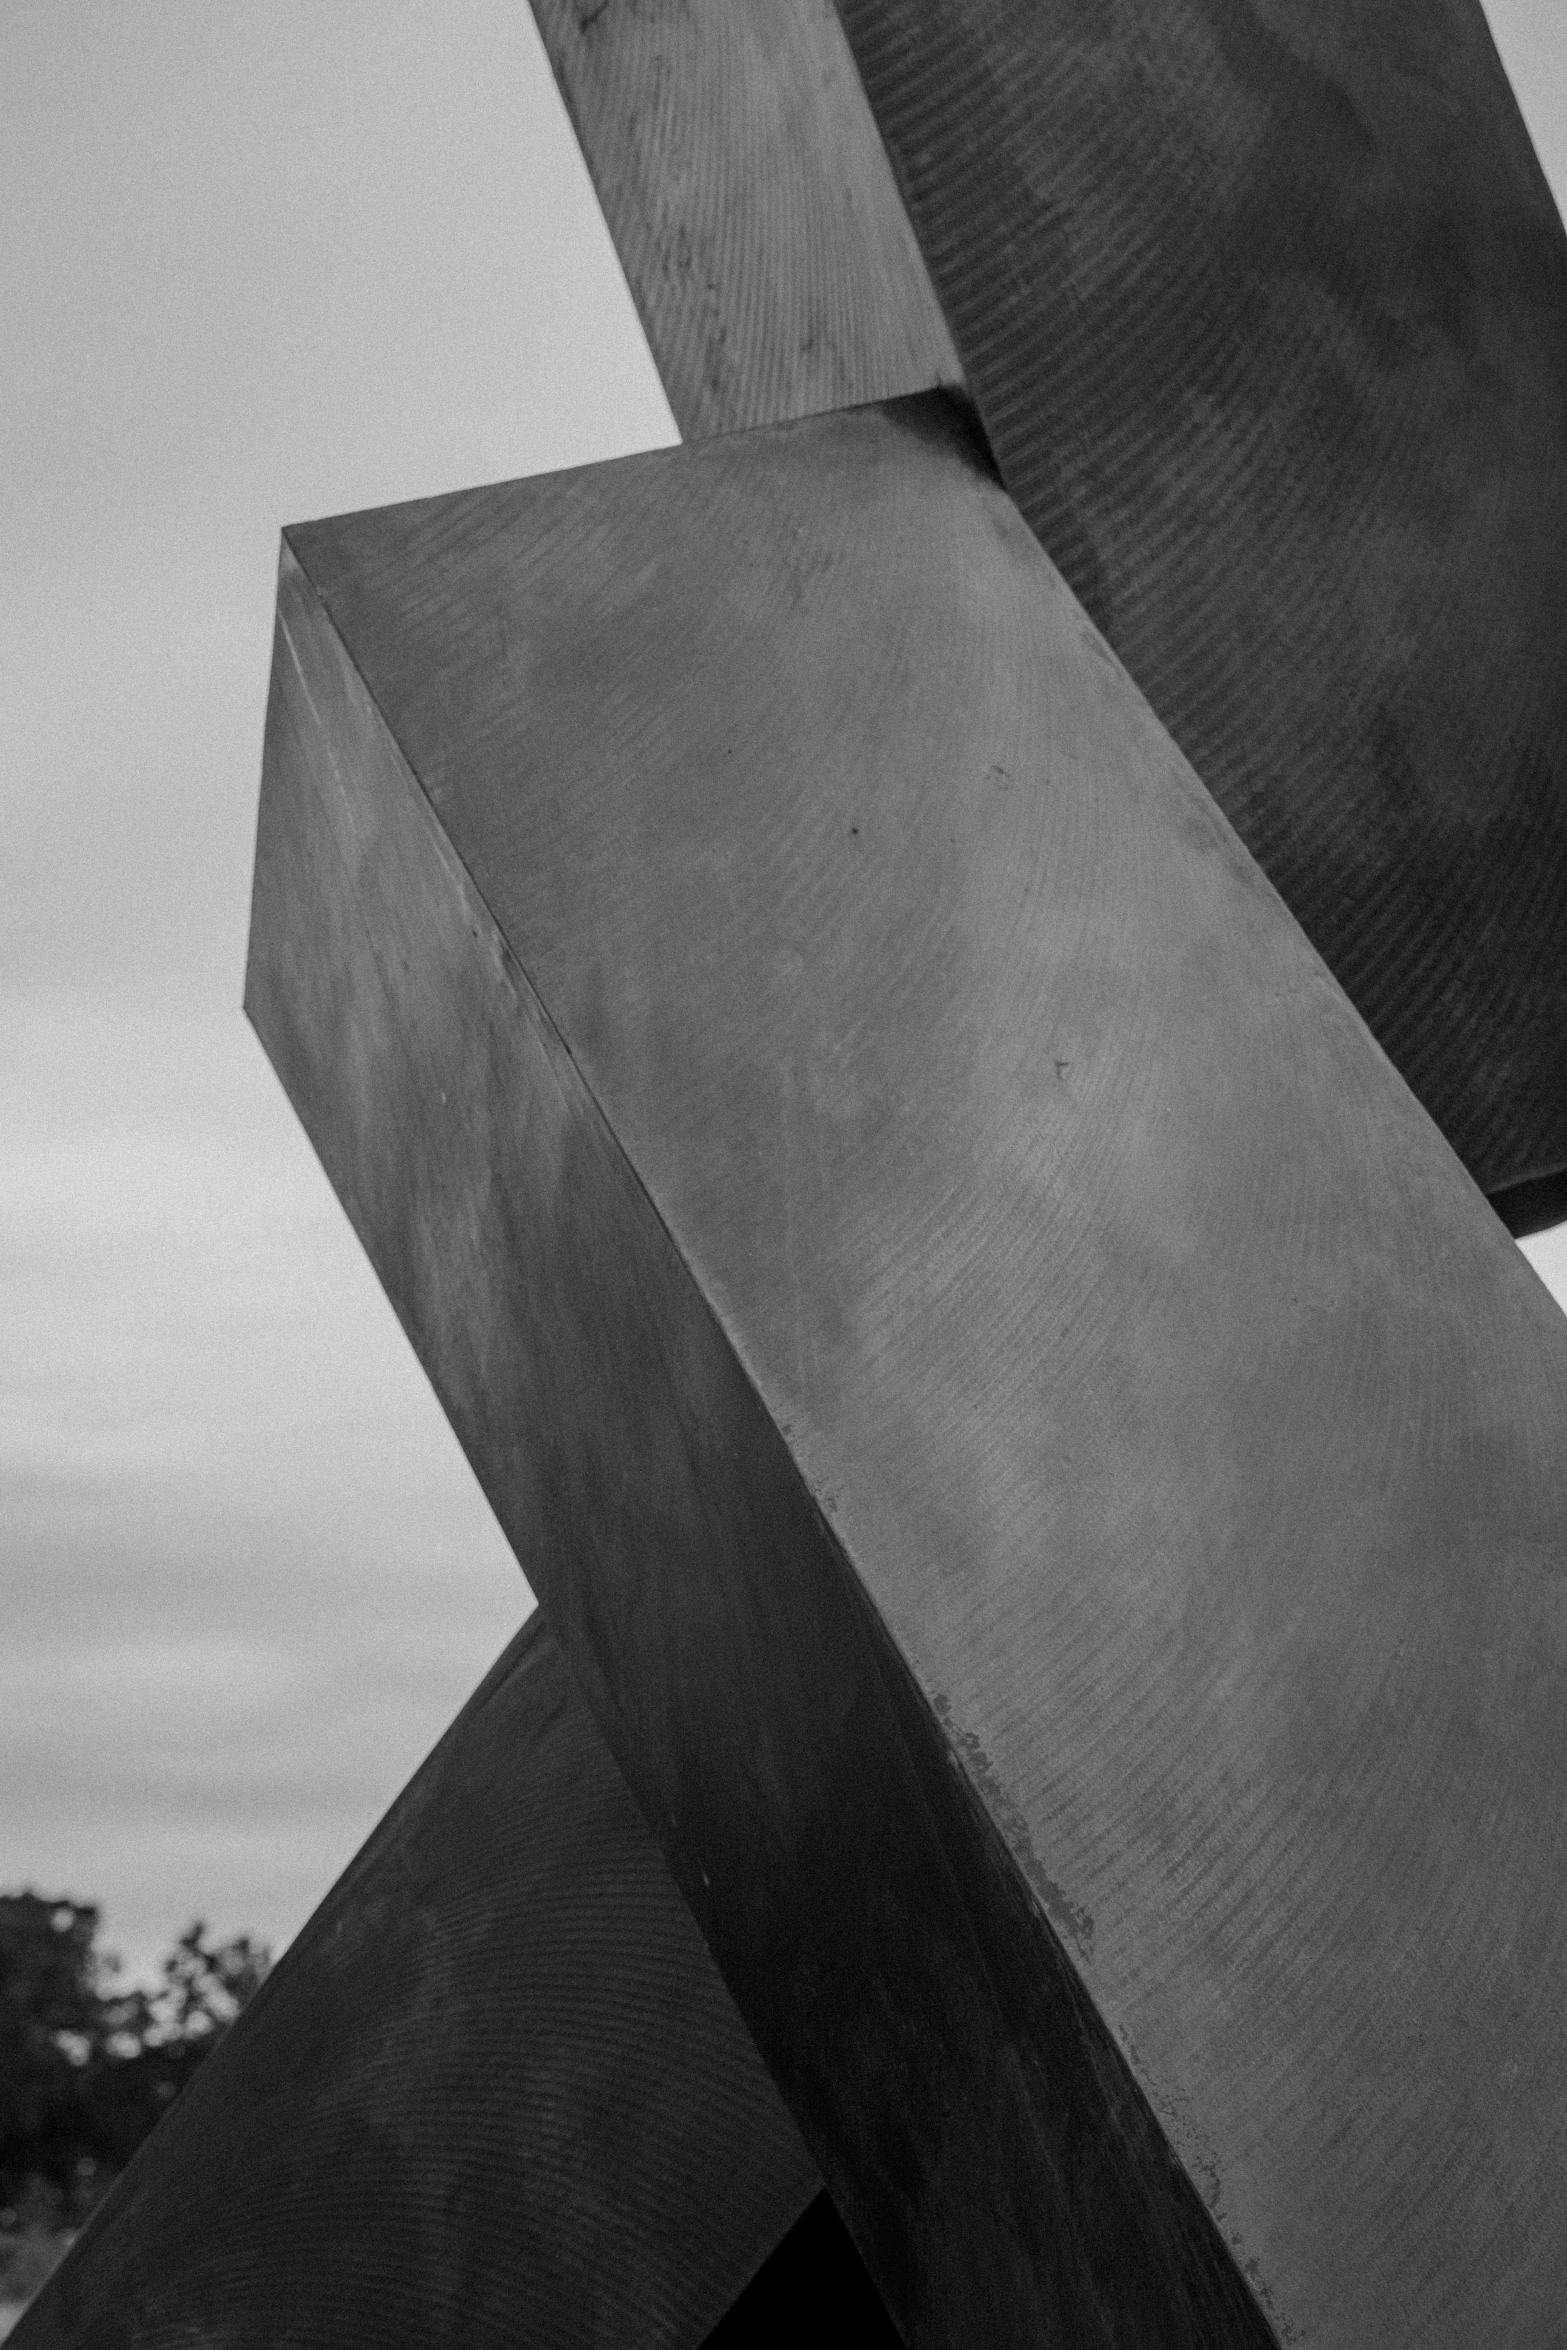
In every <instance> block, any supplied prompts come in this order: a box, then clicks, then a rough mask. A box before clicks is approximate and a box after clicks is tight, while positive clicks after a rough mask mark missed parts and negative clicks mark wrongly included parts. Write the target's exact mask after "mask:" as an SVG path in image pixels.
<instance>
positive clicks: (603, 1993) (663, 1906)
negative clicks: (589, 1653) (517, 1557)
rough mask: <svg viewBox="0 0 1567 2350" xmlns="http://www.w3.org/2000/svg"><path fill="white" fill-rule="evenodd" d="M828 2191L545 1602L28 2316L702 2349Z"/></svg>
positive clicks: (241, 2335) (401, 2340)
mask: <svg viewBox="0 0 1567 2350" xmlns="http://www.w3.org/2000/svg"><path fill="white" fill-rule="evenodd" d="M817 2186H818V2181H817V2177H816V2174H815V2172H814V2171H813V2170H812V2168H811V2164H810V2160H809V2158H808V2156H807V2155H806V2152H805V2149H804V2147H803V2146H802V2145H801V2143H800V2140H799V2137H798V2135H797V2133H796V2131H795V2130H794V2128H793V2126H792V2124H791V2123H790V2121H789V2117H788V2115H787V2114H786V2112H785V2111H784V2108H783V2106H782V2105H781V2103H780V2102H779V2099H778V2096H777V2093H776V2091H775V2090H774V2089H773V2087H772V2085H771V2083H770V2082H769V2081H768V2079H767V2076H766V2074H765V2072H764V2071H763V2069H762V2067H761V2064H760V2063H759V2061H758V2059H757V2056H756V2053H755V2050H754V2049H753V2048H752V2046H751V2043H750V2041H749V2039H748V2038H747V2036H746V2032H745V2029H744V2026H743V2025H742V2024H741V2022H740V2020H739V2017H738V2016H737V2015H736V2014H735V2011H734V2007H733V2005H732V2003H731V2002H730V2000H729V1998H728V1996H727V1995H726V1993H725V1991H724V1989H723V1986H722V1984H721V1983H720V1981H719V1979H718V1977H717V1975H716V1973H715V1972H714V1969H713V1965H712V1962H711V1960H710V1959H709V1958H708V1956H707V1953H706V1951H705V1950H704V1948H703V1946H702V1941H701V1937H700V1935H699V1934H698V1933H697V1931H696V1928H695V1926H694V1925H693V1924H692V1921H691V1918H690V1915H689V1912H688V1911H687V1909H686V1907H685V1904H684V1903H683V1902H682V1901H681V1899H680V1897H679V1895H678V1893H677V1892H676V1891H675V1888H674V1886H673V1884H672V1883H671V1881H670V1878H669V1874H668V1871H667V1869H666V1868H665V1866H664V1863H663V1861H662V1859H661V1858H660V1856H659V1853H658V1850H657V1847H656V1846H655V1845H654V1843H653V1840H652V1838H651V1837H650V1836H649V1834H648V1832H647V1828H646V1826H645V1825H644V1823H643V1820H642V1818H641V1815H640V1813H639V1812H638V1811H637V1808H636V1806H635V1804H634V1803H633V1802H632V1800H631V1798H630V1796H629V1795H628V1793H627V1792H626V1788H625V1785H624V1782H623V1781H622V1780H621V1777H620V1774H619V1773H618V1771H617V1770H616V1769H615V1766H614V1764H613V1763H612V1762H611V1760H610V1757H609V1755H608V1753H607V1751H606V1750H605V1747H604V1743H603V1740H602V1739H601V1738H600V1737H599V1734H598V1732H597V1731H596V1730H595V1728H594V1726H593V1723H592V1720H591V1718H590V1717H589V1715H588V1714H587V1712H586V1709H585V1708H584V1706H583V1705H582V1702H581V1700H580V1698H579V1697H578V1696H577V1694H576V1691H575V1689H574V1687H573V1685H572V1681H571V1677H570V1675H569V1674H568V1673H567V1671H566V1669H565V1667H564V1664H563V1663H562V1660H561V1657H560V1652H559V1650H558V1649H557V1647H556V1646H555V1644H554V1642H553V1641H552V1640H551V1639H550V1637H549V1635H548V1634H547V1633H546V1631H545V1630H544V1627H543V1623H542V1620H541V1619H540V1618H539V1617H537V1616H535V1617H534V1618H533V1619H532V1620H531V1621H530V1622H529V1623H528V1624H527V1625H525V1626H524V1628H523V1630H522V1631H521V1632H520V1633H519V1634H518V1636H517V1638H516V1639H515V1640H514V1641H513V1642H512V1643H511V1645H510V1646H509V1647H508V1648H507V1650H506V1651H505V1653H504V1654H503V1656H502V1657H501V1658H500V1660H499V1661H498V1663H497V1664H496V1665H495V1667H494V1669H493V1670H492V1671H491V1673H490V1674H489V1675H488V1677H487V1678H486V1680H485V1681H484V1682H483V1683H482V1684H481V1686H480V1688H479V1689H478V1691H477V1692H476V1693H475V1695H474V1697H473V1698H472V1699H471V1700H470V1702H469V1703H468V1705H467V1706H466V1707H465V1708H464V1710H463V1712H462V1713H461V1714H460V1715H459V1716H458V1718H457V1720H456V1722H455V1723H454V1724H453V1726H452V1728H451V1729H450V1730H449V1731H448V1732H447V1734H446V1736H445V1737H444V1738H443V1739H442V1741H441V1743H440V1744H439V1746H437V1747H436V1749H435V1751H434V1752H433V1753H432V1754H431V1756H430V1757H429V1760H428V1761H427V1762H426V1763H425V1764H424V1766H423V1768H422V1769H421V1770H420V1771H419V1772H418V1774H417V1775H416V1777H415V1778H414V1779H413V1780H412V1781H411V1782H410V1784H409V1786H408V1787H407V1788H406V1790H405V1791H404V1793H403V1794H402V1796H401V1797H400V1798H399V1799H398V1801H397V1803H396V1804H395V1805H394V1806H393V1808H392V1810H391V1811H390V1812H389V1813H388V1815H387V1817H386V1819H385V1820H384V1821H383V1822H382V1824H381V1826H380V1827H379V1828H378V1829H377V1830H376V1832H375V1834H374V1835H373V1836H372V1837H371V1839H370V1841H369V1843H368V1844H367V1845H366V1846H365V1848H364V1850H363V1852H361V1853H360V1854H359V1856H358V1858H357V1859H356V1860H355V1861H354V1862H353V1864H352V1866H351V1867H350V1868H349V1869H348V1870H347V1872H346V1873H345V1875H344V1876H343V1877H342V1878H341V1879H340V1881H339V1882H338V1884H337V1885H336V1886H335V1887H334V1888H333V1890H332V1892H331V1893H329V1894H328V1896H327V1898H326V1900H325V1901H324V1902H323V1904H322V1906H321V1907H320V1909H319V1910H318V1911H317V1912H316V1914H315V1916H314V1917H313V1918H312V1919H311V1921H310V1923H309V1924H308V1925H307V1926H306V1927H305V1929H304V1931H303V1933H302V1934H300V1936H299V1937H298V1939H297V1940H296V1941H295V1942H294V1943H293V1944H292V1945H291V1947H290V1948H289V1950H288V1951H287V1953H286V1954H285V1955H284V1957H283V1958H282V1960H281V1961H280V1962H279V1964H278V1966H277V1968H276V1969H275V1971H274V1973H273V1975H272V1977H271V1979H270V1980H269V1982H268V1983H267V1984H266V1986H265V1988H264V1989H263V1990H262V1992H261V1993H260V1994H259V1995H258V1996H257V1998H256V2000H255V2001H254V2003H253V2005H252V2006H251V2007H250V2008H249V2009H248V2010H247V2011H246V2013H245V2014H244V2015H243V2016H242V2017H241V2018H240V2020H239V2022H238V2023H237V2024H236V2025H235V2026H234V2028H233V2030H232V2031H231V2032H230V2033H229V2035H228V2037H227V2038H226V2040H225V2041H224V2043H223V2045H222V2046H221V2047H220V2048H218V2049H217V2050H216V2051H215V2052H214V2053H213V2055H212V2056H210V2057H209V2058H208V2059H207V2062H206V2064H205V2065H204V2066H203V2068H202V2070H201V2071H200V2072H199V2073H198V2074H197V2075H196V2077H195V2079H194V2081H193V2082H192V2083H191V2085H190V2087H189V2088H188V2090H187V2091H186V2092H185V2093H184V2094H183V2095H182V2096H181V2098H180V2100H179V2102H178V2103H177V2104H176V2105H175V2106H174V2107H173V2108H172V2109H171V2110H170V2112H169V2114H168V2115H167V2117H166V2118H165V2120H164V2121H163V2122H162V2123H161V2124H160V2125H159V2127H158V2129H157V2130H156V2131H155V2132H154V2134H153V2136H152V2137H151V2138H150V2139H149V2140H148V2142H147V2144H146V2145H145V2146H144V2147H143V2149H142V2151H141V2153H140V2154H139V2155H138V2156H137V2158H136V2160H135V2161H134V2162H133V2163H132V2165H131V2167H130V2168H129V2170H128V2171H127V2172H126V2174H125V2176H124V2178H123V2179H122V2180H121V2181H120V2182H119V2184H118V2185H117V2186H116V2188H115V2189H114V2191H113V2193H112V2194H111V2196H110V2197H109V2199H108V2201H107V2202H106V2204H105V2205H104V2206H103V2208H102V2210H101V2211H100V2212H99V2213H98V2214H97V2215H96V2216H95V2218H94V2219H93V2221H92V2223H91V2225H90V2227H89V2228H88V2230H87V2231H86V2233H85V2234H84V2235H83V2236H82V2237H81V2238H80V2239H79V2240H78V2242H77V2244H76V2245H75V2246H74V2247H73V2249H72V2251H71V2252H70V2254H69V2255H68V2256H67V2258H66V2261H65V2263H64V2265H63V2266H62V2267H61V2268H60V2269H59V2270H58V2271H57V2273H56V2275H55V2277H54V2278H53V2280H52V2281H51V2283H50V2284H49V2285H48V2286H47V2287H46V2288H45V2289H44V2292H43V2294H42V2295H41V2297H40V2298H39V2300H38V2301H37V2302H35V2303H34V2305H33V2307H32V2309H31V2310H30V2312H29V2313H28V2315H27V2316H26V2317H25V2318H24V2319H23V2320H22V2322H21V2325H20V2326H19V2328H18V2329H17V2331H16V2332H15V2333H13V2335H12V2337H11V2340H12V2343H13V2344H14V2345H15V2350H24V2346H25V2350H46V2346H49V2345H57V2344H58V2345H64V2344H71V2345H73V2346H79V2350H208V2346H210V2350H220V2346H221V2350H281V2346H282V2345H286V2344H296V2343H297V2344H301V2345H304V2344H308V2345H310V2346H311V2350H368V2346H369V2345H372V2344H378V2343H383V2342H396V2343H398V2344H399V2345H400V2346H403V2345H406V2346H407V2350H434V2346H435V2345H437V2344H440V2345H443V2346H444V2345H448V2344H451V2343H456V2342H460V2343H462V2344H463V2345H464V2350H480V2346H482V2345H487V2344H493V2345H497V2346H498V2345H501V2344H506V2345H511V2344H514V2343H517V2342H519V2341H525V2342H527V2343H528V2344H529V2345H530V2350H620V2346H621V2345H624V2350H640V2346H642V2345H645V2344H649V2343H654V2342H656V2343H658V2344H660V2345H663V2344H668V2345H672V2346H673V2345H690V2346H691V2350H695V2346H696V2345H698V2344H700V2343H701V2342H703V2341H704V2340H705V2339H706V2338H707V2337H708V2335H709V2332H710V2329H711V2328H712V2326H713V2325H714V2323H715V2321H717V2320H719V2319H720V2318H721V2317H722V2316H723V2313H724V2312H725V2310H726V2309H727V2308H728V2307H729V2305H730V2304H731V2303H732V2302H733V2301H734V2299H735V2296H736V2295H737V2294H738V2293H740V2292H741V2290H742V2288H744V2287H745V2286H746V2284H747V2281H748V2279H750V2278H751V2277H752V2275H753V2273H754V2272H755V2270H756V2269H757V2267H758V2265H759V2264H760V2263H761V2262H762V2261H763V2260H764V2259H765V2258H766V2257H767V2256H768V2254H769V2253H771V2252H772V2250H773V2248H774V2246H775V2245H777V2244H778V2242H779V2240H780V2238H782V2237H784V2236H785V2235H786V2232H787V2231H788V2230H789V2229H790V2227H791V2224H792V2223H793V2222H794V2221H795V2220H796V2219H797V2218H798V2216H799V2215H800V2213H801V2212H802V2210H804V2209H805V2207H806V2206H807V2204H808V2203H809V2201H810V2199H811V2196H812V2194H813V2193H814V2192H815V2190H816V2188H817ZM817 2225H818V2227H819V2228H820V2227H821V2226H822V2225H823V2223H822V2222H821V2221H820V2220H819V2221H818V2223H817ZM825 2226H826V2232H827V2233H828V2235H829V2236H830V2235H831V2232H832V2230H831V2223H830V2222H826V2223H825ZM736 2350H741V2345H740V2342H738V2341H737V2343H736Z"/></svg>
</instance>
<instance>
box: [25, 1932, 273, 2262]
mask: <svg viewBox="0 0 1567 2350" xmlns="http://www.w3.org/2000/svg"><path fill="white" fill-rule="evenodd" d="M99 1922H100V1920H99V1911H98V1909H97V1907H96V1905H95V1904H93V1903H91V1902H80V1901H73V1900H70V1899H68V1898H64V1897H62V1898H60V1899H50V1898H49V1897H48V1896H46V1895H43V1894H40V1893H35V1892H32V1891H25V1892H20V1893H4V1894H0V2223H3V2224H6V2225H14V2224H15V2222H16V2216H17V2215H18V2214H20V2213H22V2212H23V2211H24V2210H25V2211H26V2212H28V2213H30V2214H33V2215H34V2216H39V2215H40V2211H41V2206H44V2205H46V2206H47V2207H48V2208H49V2209H50V2210H51V2211H52V2212H53V2215H54V2224H55V2225H65V2226H70V2225H74V2224H75V2223H76V2222H77V2221H79V2220H80V2219H82V2218H83V2217H84V2216H85V2215H86V2212H87V2211H88V2210H90V2209H91V2207H92V2205H93V2204H94V2203H95V2202H96V2201H97V2199H98V2197H99V2195H100V2194H101V2193H102V2192H103V2189H104V2188H105V2186H107V2184H108V2183H109V2181H110V2180H111V2179H112V2178H113V2177H114V2176H115V2174H116V2173H117V2172H118V2171H120V2170H121V2169H123V2167H124V2165H125V2164H126V2163H127V2162H128V2161H129V2160H130V2157H131V2156H132V2154H134V2153H135V2151H136V2148H137V2147H138V2146H139V2145H140V2144H141V2142H142V2140H143V2138H145V2137H146V2135H147V2133H148V2131H149V2130H150V2129H152V2127H153V2126H154V2124H155V2123H156V2122H157V2121H158V2119H159V2117H160V2115H162V2114H163V2113H164V2112H165V2111H166V2110H167V2108H168V2106H169V2105H170V2104H171V2103H172V2102H173V2100H174V2098H175V2097H176V2096H177V2095H178V2094H179V2091H180V2090H181V2089H182V2088H183V2087H184V2085H185V2083H186V2081H187V2080H188V2079H189V2078H190V2076H191V2074H192V2073H193V2072H194V2071H195V2069H196V2067H197V2065H198V2064H200V2063H201V2062H202V2060H203V2059H204V2058H205V2056H206V2055H207V2054H208V2052H209V2051H210V2050H211V2049H212V2048H213V2047H215V2046H216V2044H217V2042H218V2041H219V2040H220V2039H221V2037H222V2035H223V2033H224V2032H225V2030H226V2029H227V2028H228V2026H229V2024H230V2023H232V2021H233V2019H234V2017H235V2016H236V2015H237V2014H238V2013H239V2011H240V2009H241V2008H242V2007H243V2006H244V2005H245V2003H246V2001H247V2000H248V1999H249V1998H250V1997H251V1995H252V1994H253V1993H254V1992H255V1990H256V1989H257V1988H258V1986H259V1985H260V1983H261V1982H262V1980H263V1978H264V1977H265V1975H266V1972H267V1967H268V1964H269V1954H268V1952H267V1950H266V1949H265V1948H264V1947H263V1946H262V1945H261V1944H260V1943H257V1942H254V1941H252V1940H251V1939H250V1937H249V1936H248V1935H238V1936H236V1937H234V1938H233V1939H232V1940H230V1941H228V1942H219V1941H216V1940H214V1939H213V1938H212V1937H211V1936H209V1934H208V1932H207V1928H206V1926H205V1925H204V1924H203V1922H202V1921H201V1920H200V1919H199V1918H198V1919H196V1920H194V1921H193V1922H192V1924H191V1925H189V1926H188V1927H187V1928H186V1930H185V1932H184V1933H183V1934H182V1935H181V1936H180V1937H179V1940H178V1941H177V1942H176V1943H175V1945H174V1947H173V1949H172V1950H171V1951H170V1952H169V1954H168V1956H167V1957H166V1958H165V1959H164V1961H163V1967H162V1978H161V1981H160V1982H159V1984H158V1986H157V1988H156V1989H154V1990H152V1991H147V1990H143V1989H141V1988H137V1987H133V1988H131V1989H129V1990H122V1989H120V1988H119V1987H118V1985H117V1983H116V1980H115V1978H116V1975H117V1973H118V1969H119V1962H118V1960H117V1959H114V1958H112V1957H110V1956H109V1955H108V1954H107V1953H106V1952H105V1951H103V1950H102V1949H101V1948H100V1946H99V1942H98V1929H99Z"/></svg>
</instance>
